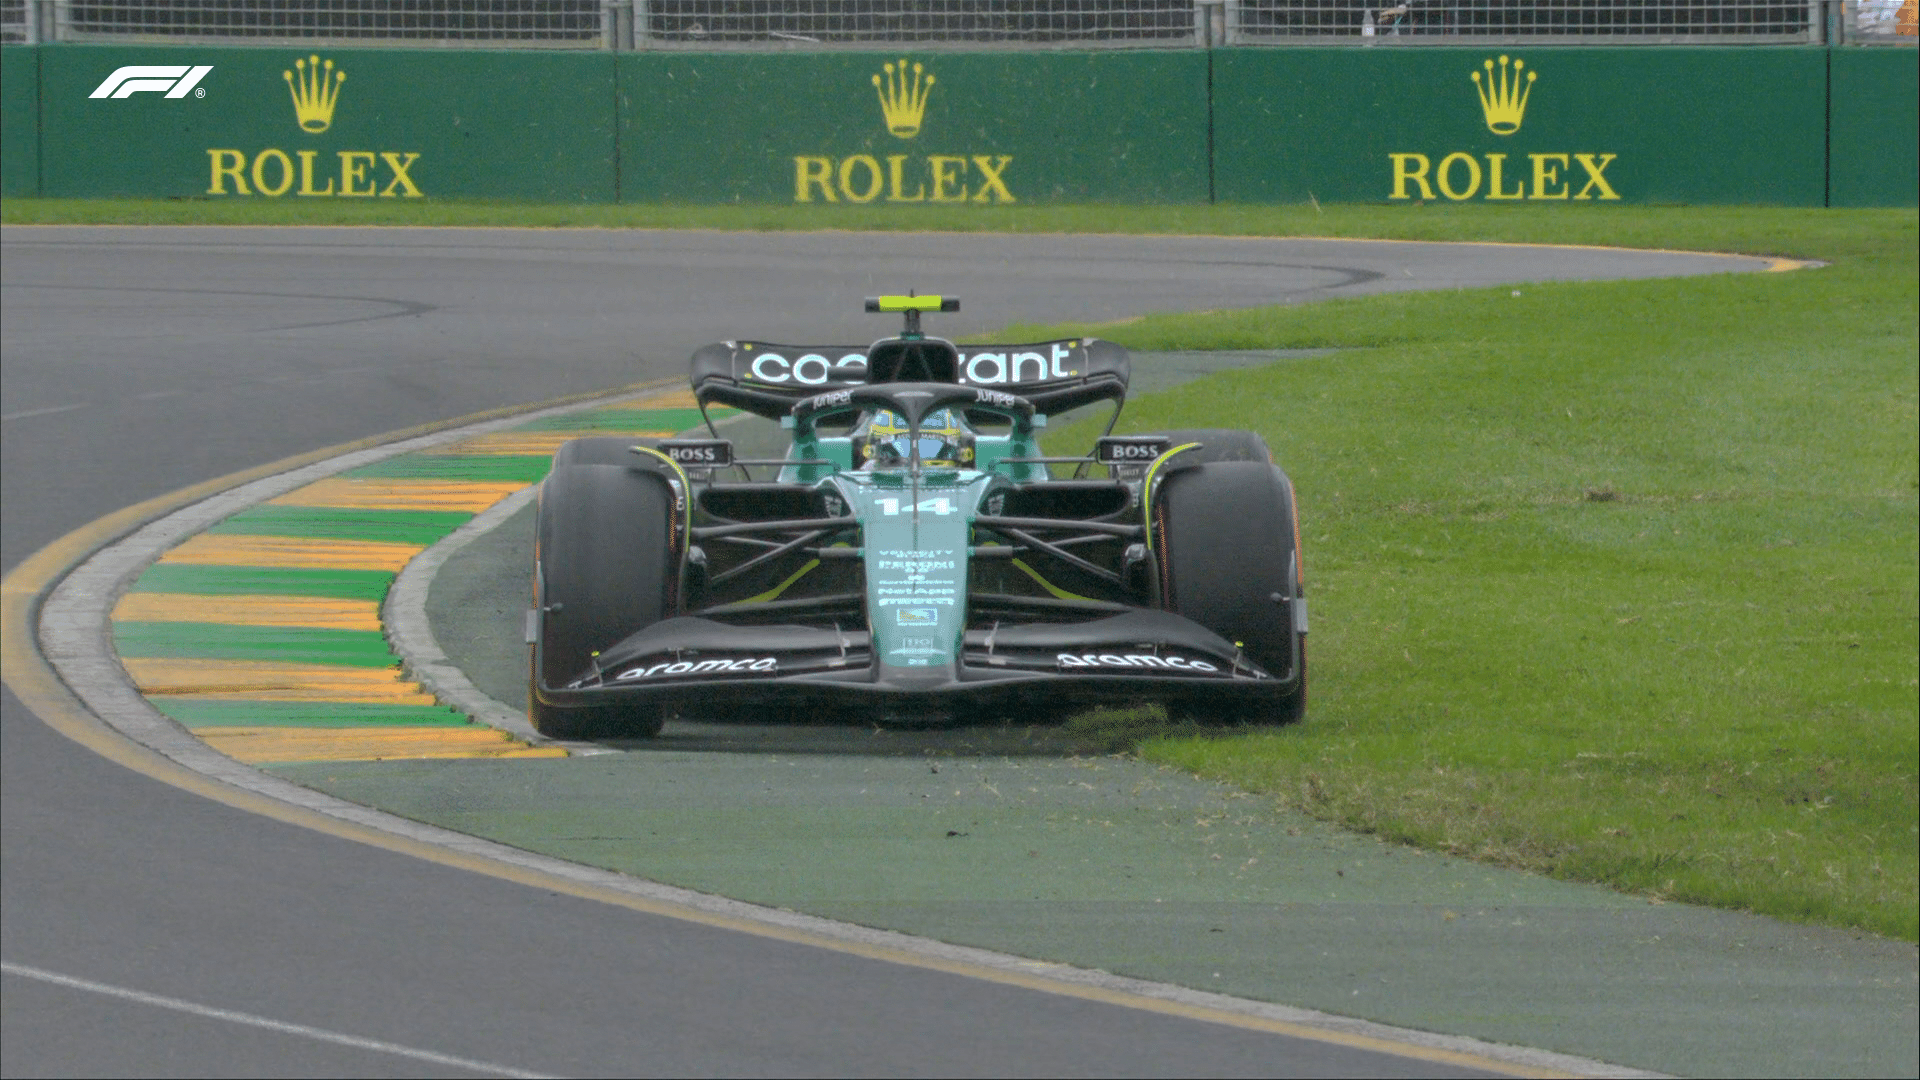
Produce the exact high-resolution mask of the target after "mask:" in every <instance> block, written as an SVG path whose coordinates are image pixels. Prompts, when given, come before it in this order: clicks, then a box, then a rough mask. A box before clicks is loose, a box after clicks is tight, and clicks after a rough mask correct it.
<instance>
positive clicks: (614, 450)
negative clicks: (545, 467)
mask: <svg viewBox="0 0 1920 1080" xmlns="http://www.w3.org/2000/svg"><path fill="white" fill-rule="evenodd" d="M638 445H640V439H639V438H638V437H637V436H632V435H593V436H589V437H587V438H584V439H569V440H567V441H566V442H563V443H561V444H560V449H559V450H556V451H554V455H553V471H554V472H559V471H560V470H561V469H564V468H566V467H568V466H569V465H622V466H625V465H638V464H640V461H639V455H638V454H635V453H634V452H633V450H632V449H631V447H635V446H638Z"/></svg>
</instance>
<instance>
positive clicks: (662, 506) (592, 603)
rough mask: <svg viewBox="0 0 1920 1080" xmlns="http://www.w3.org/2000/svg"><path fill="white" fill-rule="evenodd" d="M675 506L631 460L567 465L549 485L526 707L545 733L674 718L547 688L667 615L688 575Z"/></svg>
mask: <svg viewBox="0 0 1920 1080" xmlns="http://www.w3.org/2000/svg"><path fill="white" fill-rule="evenodd" d="M613 441H617V440H606V439H591V440H590V439H582V440H576V442H613ZM566 445H567V446H573V445H574V443H568V444H566ZM565 452H566V447H564V446H563V447H562V448H561V453H562V454H564V453H565ZM622 452H624V450H623V451H622ZM558 457H559V455H556V458H558ZM673 505H674V500H673V493H672V491H671V490H670V489H668V487H667V485H666V483H665V481H663V480H662V479H661V478H660V477H658V476H656V475H653V474H651V473H646V472H637V471H633V470H629V469H627V468H625V467H624V466H623V465H621V466H616V465H606V464H600V465H587V464H577V463H576V464H571V465H566V466H564V467H559V468H555V469H554V471H553V472H551V473H549V474H548V476H547V479H546V481H545V483H544V484H542V486H541V488H540V523H539V532H538V539H537V546H536V548H535V549H534V566H535V571H534V603H535V604H536V605H537V606H538V607H540V608H541V609H542V615H541V618H540V644H539V647H538V649H535V648H533V647H532V646H529V648H528V653H529V665H528V666H529V679H528V693H527V713H528V715H529V717H530V718H531V719H532V720H533V726H534V728H535V729H537V730H538V731H539V732H540V733H541V734H543V735H547V736H550V737H552V738H556V739H593V738H617V737H622V736H625V737H636V736H639V737H644V736H651V735H655V734H658V733H659V731H660V728H661V726H662V725H663V724H664V722H665V719H664V717H663V715H662V714H661V713H660V712H659V711H658V710H657V709H655V710H653V711H652V712H648V711H646V710H645V709H635V708H633V707H626V708H621V707H614V706H609V707H604V708H584V709H579V708H575V709H568V708H559V707H557V706H553V705H548V704H546V703H545V702H543V701H541V700H540V694H539V686H540V685H542V684H544V685H546V686H549V687H555V688H558V687H562V686H565V685H566V684H567V683H569V682H571V681H573V680H574V679H577V678H579V677H580V676H581V675H583V674H585V673H587V672H588V671H589V670H591V669H592V667H593V657H594V655H595V653H596V652H597V651H598V650H600V649H604V648H606V647H607V646H609V645H612V644H614V643H616V642H618V641H619V640H620V639H622V638H624V637H626V636H628V635H629V634H632V633H633V632H635V631H636V630H640V629H642V628H644V627H647V626H650V625H652V624H654V623H656V622H659V621H660V620H661V619H662V618H665V617H666V615H667V606H668V599H669V597H670V595H671V587H672V584H673V582H674V581H675V580H676V579H677V575H678V573H679V567H678V565H676V563H677V560H676V558H675V555H674V552H673V545H672V538H673V531H672V530H673V524H674V522H673Z"/></svg>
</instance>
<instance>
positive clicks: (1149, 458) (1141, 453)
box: [1093, 435, 1173, 465]
mask: <svg viewBox="0 0 1920 1080" xmlns="http://www.w3.org/2000/svg"><path fill="white" fill-rule="evenodd" d="M1172 445H1173V441H1172V440H1171V439H1168V438H1166V437H1164V436H1158V435H1152V436H1148V435H1136V436H1124V435H1109V436H1106V437H1105V438H1102V439H1101V440H1100V441H1098V442H1096V443H1095V444H1094V447H1093V457H1094V460H1095V461H1098V462H1099V463H1100V464H1102V465H1147V464H1151V463H1152V462H1153V460H1154V459H1155V458H1158V457H1159V456H1160V455H1161V454H1164V453H1166V452H1167V449H1168V448H1169V447H1171V446H1172Z"/></svg>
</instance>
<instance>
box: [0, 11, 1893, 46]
mask: <svg viewBox="0 0 1920 1080" xmlns="http://www.w3.org/2000/svg"><path fill="white" fill-rule="evenodd" d="M1915 4H1916V0H0V41H5V42H9V43H39V42H54V41H73V42H93V43H124V44H141V43H146V44H162V43H166V44H203V43H205V44H257V45H288V44H302V45H382V44H388V45H404V46H415V47H419V46H423V45H434V46H477V47H487V48H560V49H614V50H630V49H691V50H716V49H727V50H737V49H799V50H807V49H832V48H863V47H865V48H880V47H887V48H890V47H895V46H912V47H915V48H923V49H924V48H1020V47H1029V48H1098V47H1159V48H1177V47H1203V48H1206V47H1221V46H1233V45H1287V44H1297V45H1338V44H1348V45H1364V46H1417V45H1443V44H1460V45H1485V44H1509V43H1510V44H1527V45H1550V44H1579V45H1613V44H1712V43H1726V44H1741V45H1753V44H1764V43H1774V42H1777V43H1782V44H1790V43H1809V44H1852V43H1858V44H1869V43H1886V44H1913V43H1915V42H1916V41H1920V38H1916V37H1915V29H1916V27H1915Z"/></svg>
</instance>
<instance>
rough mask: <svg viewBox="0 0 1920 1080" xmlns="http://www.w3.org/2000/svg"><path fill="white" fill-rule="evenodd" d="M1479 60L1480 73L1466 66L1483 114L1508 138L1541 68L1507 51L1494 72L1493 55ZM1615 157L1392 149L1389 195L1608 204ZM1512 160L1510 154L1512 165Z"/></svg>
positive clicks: (1515, 129) (1516, 130)
mask: <svg viewBox="0 0 1920 1080" xmlns="http://www.w3.org/2000/svg"><path fill="white" fill-rule="evenodd" d="M1480 66H1481V68H1482V71H1475V72H1471V73H1469V77H1470V78H1471V79H1472V81H1473V85H1474V90H1475V93H1476V95H1477V96H1478V98H1479V100H1480V114H1481V117H1482V118H1483V119H1484V120H1485V121H1486V124H1487V130H1488V131H1491V132H1493V133H1494V134H1495V135H1498V136H1500V137H1501V138H1503V139H1504V138H1510V137H1512V136H1513V135H1515V134H1518V133H1519V131H1520V125H1521V124H1522V123H1523V122H1524V121H1525V120H1526V115H1527V102H1528V100H1529V99H1530V98H1531V97H1532V95H1533V87H1534V83H1535V82H1536V81H1537V80H1538V79H1539V78H1540V73H1539V72H1537V71H1532V70H1529V69H1528V67H1527V63H1526V61H1524V60H1520V59H1512V58H1509V57H1505V56H1502V57H1501V58H1500V64H1499V67H1498V69H1497V70H1496V68H1495V67H1494V62H1493V61H1492V60H1491V59H1488V60H1485V61H1483V62H1482V63H1481V65H1480ZM1483 74H1484V77H1483ZM1523 76H1524V77H1523ZM1618 156H1619V155H1618V154H1603V153H1599V152H1584V153H1583V152H1579V151H1573V150H1568V151H1564V152H1561V151H1553V152H1547V153H1534V152H1526V153H1523V154H1520V155H1518V156H1516V155H1513V154H1508V153H1501V154H1480V155H1477V156H1476V155H1474V154H1470V153H1467V152H1466V151H1464V150H1456V151H1453V152H1451V153H1413V152H1396V153H1389V154H1388V155H1387V161H1388V163H1389V165H1390V167H1391V169H1392V173H1391V183H1392V191H1391V194H1389V195H1388V196H1387V197H1388V198H1389V199H1415V198H1418V199H1422V200H1425V201H1429V202H1432V201H1436V200H1437V199H1440V198H1444V199H1447V200H1449V201H1451V202H1465V201H1467V200H1468V199H1475V198H1478V199H1482V200H1492V201H1513V200H1519V199H1525V200H1528V201H1533V200H1547V201H1553V200H1561V199H1570V200H1573V201H1576V202H1578V201H1582V200H1592V201H1599V202H1612V201H1617V200H1618V199H1619V198H1620V194H1619V192H1617V191H1615V190H1614V188H1613V183H1612V181H1611V180H1609V179H1608V177H1607V167H1608V166H1609V165H1612V164H1613V162H1614V159H1615V158H1617V157H1618ZM1510 158H1512V159H1513V160H1512V164H1511V165H1509V163H1508V162H1509V159H1510ZM1522 158H1524V161H1523V160H1521V159H1522ZM1483 163H1484V166H1483ZM1576 169H1577V170H1578V172H1577V173H1576V172H1575V170H1576ZM1576 185H1578V186H1576Z"/></svg>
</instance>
